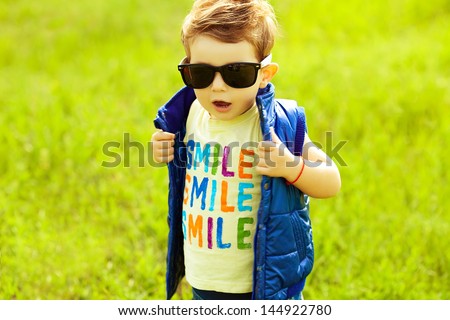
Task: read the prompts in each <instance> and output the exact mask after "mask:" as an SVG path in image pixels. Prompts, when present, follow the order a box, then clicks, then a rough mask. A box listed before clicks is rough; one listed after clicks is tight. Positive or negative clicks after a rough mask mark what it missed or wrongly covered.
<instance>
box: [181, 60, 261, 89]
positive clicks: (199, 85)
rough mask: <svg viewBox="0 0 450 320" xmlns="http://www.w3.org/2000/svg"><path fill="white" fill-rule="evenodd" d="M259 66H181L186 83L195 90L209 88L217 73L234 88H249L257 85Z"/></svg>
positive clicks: (252, 64)
mask: <svg viewBox="0 0 450 320" xmlns="http://www.w3.org/2000/svg"><path fill="white" fill-rule="evenodd" d="M259 66H260V65H259V64H256V63H232V64H227V65H224V66H222V67H213V66H210V65H206V64H188V65H180V66H179V67H178V69H179V70H180V72H181V76H182V77H183V81H184V83H185V84H186V85H187V86H188V87H191V88H194V89H204V88H207V87H208V86H209V85H210V84H211V83H212V82H213V81H214V77H215V74H216V72H220V74H221V75H222V78H223V81H225V83H226V84H227V85H229V86H230V87H233V88H238V89H239V88H248V87H251V86H252V85H254V84H255V82H256V78H257V76H258V70H259Z"/></svg>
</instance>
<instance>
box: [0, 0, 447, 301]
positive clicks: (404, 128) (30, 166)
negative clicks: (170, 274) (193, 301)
mask: <svg viewBox="0 0 450 320" xmlns="http://www.w3.org/2000/svg"><path fill="white" fill-rule="evenodd" d="M271 3H272V5H273V6H274V8H275V10H276V12H277V15H278V18H279V22H280V24H281V27H282V37H280V38H279V39H278V42H277V43H276V47H275V49H274V52H273V53H274V59H275V60H276V61H277V62H278V63H279V64H280V67H281V69H280V72H279V73H278V75H277V76H276V77H275V78H274V81H273V82H274V84H275V85H276V87H277V96H278V97H283V98H291V99H296V100H297V101H298V102H299V103H300V104H302V105H304V106H305V107H306V112H307V117H308V126H309V134H310V136H311V138H312V139H313V140H314V141H317V142H319V143H321V144H322V145H325V144H326V143H328V142H327V141H326V132H328V131H331V132H332V133H333V142H332V144H333V145H337V143H338V142H339V141H347V144H346V145H345V146H344V147H343V148H342V149H341V150H340V152H339V155H340V156H341V157H342V158H343V159H344V160H345V163H346V165H341V166H340V170H341V176H342V181H343V187H342V191H341V192H340V194H339V195H338V196H337V197H335V198H333V199H328V200H312V203H311V216H312V220H313V227H314V236H315V248H316V264H315V268H314V270H313V272H312V274H311V276H310V277H309V278H308V284H307V287H306V290H305V292H304V295H305V298H306V299H450V276H449V267H450V237H449V234H450V197H449V195H450V188H449V174H448V171H447V168H448V161H449V156H450V144H449V142H450V141H449V140H450V109H449V107H450V45H449V44H450V33H449V32H448V31H449V30H450V19H449V18H450V15H449V14H450V1H448V0H430V1H425V2H424V1H419V0H397V1H387V0H380V1H373V2H366V1H357V0H349V1H346V2H345V3H344V2H343V3H340V2H336V1H330V0H316V1H312V0H302V1H296V0H272V1H271ZM191 5H192V1H190V0H189V1H188V0H179V1H176V2H175V1H156V0H151V1H144V0H131V1H125V0H109V1H106V0H89V1H87V0H78V1H74V2H63V1H57V0H44V1H40V2H30V1H24V0H15V1H12V0H2V1H1V2H0V130H1V131H0V221H1V223H0V298H1V299H164V292H165V291H164V290H165V289H164V278H165V255H166V237H167V226H166V210H167V205H166V203H167V200H166V198H167V195H166V192H167V172H166V169H165V168H153V167H152V166H150V165H149V164H148V163H147V162H146V165H145V166H144V167H140V166H139V152H138V150H137V148H131V154H130V157H131V165H130V166H129V167H125V166H124V165H123V161H122V164H121V165H120V166H118V167H116V168H105V167H103V166H102V162H103V161H110V160H111V159H110V158H108V157H107V156H105V154H104V153H103V146H104V145H105V143H107V142H111V141H116V142H120V147H119V148H116V151H117V152H119V153H120V154H121V158H122V160H124V156H125V154H126V152H127V151H128V149H127V148H126V147H124V134H125V133H129V135H130V139H131V140H132V141H136V142H140V143H141V144H143V145H145V146H148V141H149V140H150V136H151V134H152V133H153V130H154V129H153V125H152V120H153V118H154V116H155V112H156V110H157V108H158V107H159V106H160V105H162V104H163V103H164V102H165V101H167V100H168V98H170V97H171V96H172V94H173V93H174V92H175V91H176V90H178V89H179V88H180V87H181V86H182V82H181V79H180V77H179V75H178V73H177V70H176V64H177V63H178V62H179V60H180V59H181V58H182V57H183V56H184V52H183V48H182V46H181V44H180V42H179V30H180V25H181V22H182V20H183V18H184V16H185V15H186V14H187V12H188V11H189V9H190V7H191ZM331 148H332V147H331ZM145 151H148V148H147V147H146V148H145ZM141 156H142V154H141ZM147 159H148V157H147V156H146V155H145V160H147ZM176 298H187V299H188V298H190V293H189V291H188V288H187V286H186V285H185V290H184V293H183V294H182V295H178V296H177V297H176Z"/></svg>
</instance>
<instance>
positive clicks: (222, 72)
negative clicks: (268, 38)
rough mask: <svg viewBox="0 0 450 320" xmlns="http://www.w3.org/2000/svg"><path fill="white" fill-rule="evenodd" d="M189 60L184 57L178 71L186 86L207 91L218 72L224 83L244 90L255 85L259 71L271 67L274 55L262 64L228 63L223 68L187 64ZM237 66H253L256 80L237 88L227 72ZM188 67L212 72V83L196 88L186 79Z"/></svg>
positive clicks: (265, 59)
mask: <svg viewBox="0 0 450 320" xmlns="http://www.w3.org/2000/svg"><path fill="white" fill-rule="evenodd" d="M187 60H188V57H184V58H183V60H181V62H180V64H179V65H178V71H180V73H181V77H182V79H183V82H184V84H185V85H186V86H188V87H191V88H193V89H205V88H207V87H209V86H210V85H211V83H213V81H214V78H215V75H216V73H217V72H219V73H220V75H221V77H222V79H223V81H224V82H225V83H226V84H227V85H228V86H230V87H232V88H236V89H243V88H248V87H251V86H253V85H254V84H255V82H256V79H257V78H258V71H259V70H260V69H262V68H264V67H266V66H267V65H269V64H270V63H271V62H272V54H269V55H268V56H267V57H266V58H264V59H263V60H262V61H261V62H260V63H255V62H234V63H228V64H225V65H223V66H219V67H215V66H212V65H209V64H205V63H192V64H190V63H186V61H187ZM237 66H252V67H253V68H254V71H255V75H254V79H253V80H252V82H251V84H245V85H243V86H236V85H235V84H234V83H232V81H233V80H232V79H228V77H227V76H226V71H227V70H228V69H229V68H236V67H237ZM188 67H204V68H207V69H208V70H212V76H211V79H210V81H209V82H208V84H206V85H201V86H194V85H193V84H192V81H191V80H190V79H188V78H186V74H185V71H184V70H185V69H186V68H188Z"/></svg>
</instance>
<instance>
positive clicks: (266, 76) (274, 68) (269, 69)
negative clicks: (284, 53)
mask: <svg viewBox="0 0 450 320" xmlns="http://www.w3.org/2000/svg"><path fill="white" fill-rule="evenodd" d="M278 69H279V67H278V64H277V63H270V64H268V65H267V66H265V67H264V68H262V69H261V72H262V76H263V78H262V80H261V83H260V84H259V87H260V88H261V89H262V88H265V87H266V86H267V85H268V84H269V82H270V80H272V78H273V77H274V76H275V74H276V73H277V72H278Z"/></svg>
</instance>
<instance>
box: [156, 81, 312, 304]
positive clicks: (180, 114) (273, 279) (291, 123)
mask: <svg viewBox="0 0 450 320" xmlns="http://www.w3.org/2000/svg"><path fill="white" fill-rule="evenodd" d="M274 96H275V90H274V86H273V85H272V84H269V85H268V86H267V87H266V88H264V89H260V90H259V92H258V95H257V97H256V104H257V106H258V110H259V114H260V121H261V130H262V134H263V138H264V140H268V141H271V134H270V127H274V129H275V132H276V134H277V135H278V137H279V138H280V140H281V141H283V142H284V143H285V144H286V146H287V147H288V149H289V150H290V151H291V152H292V153H293V154H295V155H301V153H302V147H303V142H304V137H305V132H306V119H305V114H304V110H303V108H300V107H297V105H296V103H295V101H291V100H281V99H280V100H275V98H274ZM195 99H196V97H195V94H194V91H193V90H192V89H190V88H187V87H184V88H183V89H181V90H180V91H179V92H178V93H176V94H175V96H173V97H172V99H170V100H169V101H168V102H167V103H166V104H165V105H164V106H162V107H161V108H160V109H159V110H158V114H157V117H156V119H155V120H154V123H155V127H156V128H158V129H161V130H163V131H166V132H172V133H174V134H176V139H175V158H174V160H173V161H171V162H170V163H169V164H168V168H169V214H168V223H169V237H168V238H169V239H168V242H169V243H168V252H167V272H166V293H167V299H170V298H171V297H172V296H173V294H174V293H175V291H176V289H177V287H178V284H179V282H180V281H181V279H182V278H183V277H184V253H183V239H184V238H183V231H182V211H183V195H184V194H183V193H184V183H185V177H186V159H187V157H186V148H185V147H184V143H183V139H184V136H185V135H186V120H187V117H188V114H189V109H190V107H191V104H192V102H193V101H194V100H195ZM254 255H255V262H254V266H253V299H258V300H262V299H277V300H285V299H289V298H290V297H293V296H295V295H298V294H299V293H300V292H301V291H302V290H303V287H304V285H305V280H306V277H307V276H308V274H309V273H310V272H311V270H312V267H313V263H314V247H313V241H312V229H311V221H310V219H309V200H308V196H307V195H305V194H303V193H302V192H301V191H300V190H298V189H297V188H296V187H294V186H292V185H287V184H286V180H285V179H284V178H271V177H267V176H263V177H262V181H261V203H260V205H259V208H258V213H257V228H256V235H255V242H254Z"/></svg>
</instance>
